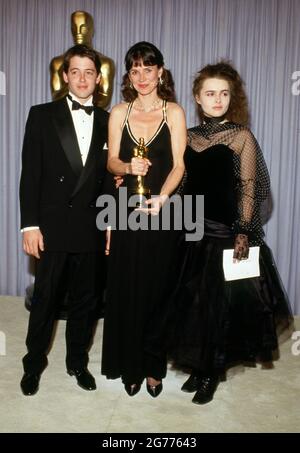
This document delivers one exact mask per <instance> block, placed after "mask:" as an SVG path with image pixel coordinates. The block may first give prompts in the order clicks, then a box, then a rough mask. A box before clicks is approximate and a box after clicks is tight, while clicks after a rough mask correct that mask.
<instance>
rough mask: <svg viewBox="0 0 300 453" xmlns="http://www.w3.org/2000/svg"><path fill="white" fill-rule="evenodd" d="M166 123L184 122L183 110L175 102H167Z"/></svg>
mask: <svg viewBox="0 0 300 453" xmlns="http://www.w3.org/2000/svg"><path fill="white" fill-rule="evenodd" d="M167 115H168V121H169V122H173V121H180V120H181V121H185V112H184V110H183V108H182V107H181V106H180V105H179V104H177V103H176V102H168V105H167Z"/></svg>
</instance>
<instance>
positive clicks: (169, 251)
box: [102, 102, 175, 384]
mask: <svg viewBox="0 0 300 453" xmlns="http://www.w3.org/2000/svg"><path fill="white" fill-rule="evenodd" d="M131 108H132V104H130V105H129V107H128V111H127V116H126V119H125V123H124V127H123V132H122V138H121V145H120V159H121V160H123V161H124V162H130V160H131V158H132V155H133V148H134V147H136V146H137V144H138V140H137V138H135V137H134V136H133V134H132V132H131V129H130V124H129V121H130V111H131ZM146 146H147V147H148V150H149V154H148V157H149V160H150V161H151V163H152V166H151V167H150V169H149V171H148V174H147V176H146V184H147V186H148V187H149V188H150V190H151V195H159V193H160V189H161V187H162V185H163V183H164V181H165V180H166V178H167V175H168V174H169V172H170V171H171V169H172V165H173V158H172V148H171V136H170V130H169V127H168V124H167V117H166V102H164V103H163V109H162V121H161V123H160V125H159V127H158V129H157V131H156V133H155V134H154V136H153V137H152V138H151V140H149V141H148V143H146ZM131 178H136V177H134V176H131V175H128V176H125V177H124V183H123V184H122V187H129V186H131ZM130 212H131V211H129V212H128V214H130ZM141 215H142V216H145V218H146V219H147V220H148V221H149V222H150V220H151V216H147V215H146V214H141ZM173 233H174V232H173ZM173 233H172V232H171V231H162V229H161V228H160V229H159V230H158V231H153V230H151V229H150V230H146V231H145V230H137V231H132V230H130V229H127V230H121V229H117V230H115V231H112V235H111V248H110V256H109V269H108V282H107V297H106V308H105V319H104V334H103V352H102V374H104V375H106V376H107V378H110V379H115V378H118V377H121V378H122V381H123V382H125V383H130V384H134V383H139V382H141V381H142V380H143V379H144V378H145V377H147V376H149V377H154V378H156V379H158V380H160V379H162V378H163V377H164V376H165V374H166V353H165V350H164V348H163V344H162V337H163V336H164V330H165V321H166V315H167V312H168V300H169V297H168V295H169V292H170V291H171V288H172V286H173V282H172V281H171V280H172V269H174V267H175V260H174V258H175V247H174V240H175V237H174V234H173Z"/></svg>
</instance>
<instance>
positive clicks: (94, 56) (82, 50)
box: [63, 44, 101, 74]
mask: <svg viewBox="0 0 300 453" xmlns="http://www.w3.org/2000/svg"><path fill="white" fill-rule="evenodd" d="M73 57H82V58H83V57H87V58H89V59H90V60H92V61H93V62H94V64H95V67H96V71H97V74H99V73H100V72H101V60H100V57H99V55H98V52H96V50H94V49H92V48H91V47H89V46H86V45H84V44H76V46H73V47H71V48H70V49H68V50H67V51H66V52H65V54H64V60H63V71H64V72H65V73H67V72H68V70H69V66H70V60H71V58H73Z"/></svg>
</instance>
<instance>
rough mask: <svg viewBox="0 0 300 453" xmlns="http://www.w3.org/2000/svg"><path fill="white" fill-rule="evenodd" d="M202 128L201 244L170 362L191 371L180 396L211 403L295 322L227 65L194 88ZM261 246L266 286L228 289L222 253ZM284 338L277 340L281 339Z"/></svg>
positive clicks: (238, 255) (193, 139)
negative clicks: (234, 368) (239, 366)
mask: <svg viewBox="0 0 300 453" xmlns="http://www.w3.org/2000/svg"><path fill="white" fill-rule="evenodd" d="M193 93H194V97H195V100H196V102H197V104H198V106H199V114H200V120H201V122H200V125H199V126H197V127H194V128H192V129H190V130H189V131H188V146H187V150H186V153H185V157H184V159H185V166H186V182H185V188H184V193H185V194H189V195H191V194H192V195H197V194H203V195H204V216H205V221H204V237H203V239H202V240H201V241H199V242H190V243H187V246H186V247H187V249H186V253H185V260H184V265H183V269H182V281H181V287H180V290H179V293H178V294H177V296H178V299H177V301H178V300H179V303H178V306H179V315H178V322H177V326H176V333H175V335H174V338H175V344H173V348H172V349H173V351H172V354H171V355H172V356H173V358H174V359H175V362H177V363H179V364H181V365H184V366H187V367H189V368H191V369H192V370H193V372H192V374H191V376H190V378H189V379H188V380H187V381H186V382H185V383H184V385H183V387H182V390H183V391H186V392H196V394H195V396H194V398H193V402H194V403H196V404H205V403H207V402H209V401H210V400H211V399H212V398H213V395H214V392H215V390H216V388H217V385H218V383H219V379H220V375H221V374H223V372H224V371H225V370H226V368H228V367H229V365H230V364H231V363H234V362H237V361H247V362H248V361H255V360H256V359H257V358H259V359H260V360H261V361H271V360H272V351H274V350H275V349H276V348H277V332H278V330H277V328H279V327H282V328H285V327H287V325H288V324H289V323H290V321H291V319H292V317H291V314H290V309H289V304H288V301H287V298H286V294H285V291H284V289H283V287H282V285H281V283H280V277H279V276H278V274H277V270H276V266H275V264H274V261H273V258H272V253H271V251H270V249H269V248H268V247H267V245H266V244H265V243H264V241H263V236H264V232H263V229H262V224H261V218H260V208H261V203H262V202H263V200H265V199H266V198H267V197H268V195H269V190H270V182H269V175H268V170H267V168H266V164H265V161H264V158H263V155H262V152H261V150H260V147H259V145H258V143H257V141H256V139H255V137H254V136H253V134H252V133H251V131H250V129H249V128H248V127H247V124H248V108H247V107H248V106H247V99H246V95H245V92H244V89H243V82H242V80H241V78H240V76H239V74H238V73H237V72H236V70H235V69H234V68H233V67H232V66H231V65H230V64H228V63H226V62H220V63H218V64H216V65H208V66H206V67H205V68H203V69H202V70H201V71H200V72H199V73H198V76H197V78H196V79H195V81H194V86H193ZM254 245H255V246H260V277H255V278H248V279H241V280H235V281H225V279H224V273H223V267H222V260H223V250H224V249H234V253H233V259H235V260H238V261H239V260H242V259H245V258H247V257H248V253H249V246H254ZM276 330H277V332H276Z"/></svg>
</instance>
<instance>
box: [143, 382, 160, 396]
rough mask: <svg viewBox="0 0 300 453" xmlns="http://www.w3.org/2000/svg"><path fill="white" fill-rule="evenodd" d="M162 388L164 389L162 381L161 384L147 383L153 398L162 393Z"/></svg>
mask: <svg viewBox="0 0 300 453" xmlns="http://www.w3.org/2000/svg"><path fill="white" fill-rule="evenodd" d="M162 389H163V385H162V382H161V383H160V384H158V385H149V384H147V392H148V393H149V395H151V396H152V397H153V398H156V397H157V396H158V395H159V394H160V393H161V391H162Z"/></svg>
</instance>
